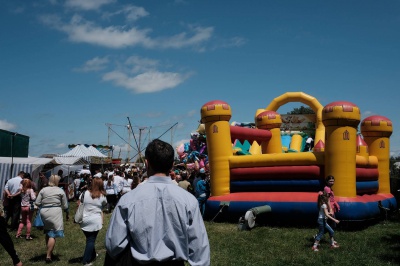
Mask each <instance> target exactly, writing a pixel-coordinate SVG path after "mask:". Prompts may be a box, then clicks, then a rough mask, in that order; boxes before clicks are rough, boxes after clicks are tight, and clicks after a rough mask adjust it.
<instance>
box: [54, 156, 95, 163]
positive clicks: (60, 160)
mask: <svg viewBox="0 0 400 266" xmlns="http://www.w3.org/2000/svg"><path fill="white" fill-rule="evenodd" d="M53 159H54V161H55V163H57V164H66V165H83V164H89V163H90V161H87V160H85V159H84V158H82V157H72V156H71V157H54V158H53Z"/></svg>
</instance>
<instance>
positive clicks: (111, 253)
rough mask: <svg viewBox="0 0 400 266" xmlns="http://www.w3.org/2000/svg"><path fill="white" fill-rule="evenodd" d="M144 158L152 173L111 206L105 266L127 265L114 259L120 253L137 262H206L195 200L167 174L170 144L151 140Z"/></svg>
mask: <svg viewBox="0 0 400 266" xmlns="http://www.w3.org/2000/svg"><path fill="white" fill-rule="evenodd" d="M145 158H146V165H147V173H148V175H149V176H150V178H149V180H148V181H147V182H146V184H143V185H141V186H138V187H137V188H135V189H133V190H132V191H130V192H128V193H126V194H125V195H124V196H122V197H121V199H120V201H119V202H118V204H117V206H116V207H115V209H114V212H113V215H112V217H111V220H110V224H109V227H108V230H107V234H106V248H107V256H106V261H105V265H106V264H107V263H112V264H113V265H126V264H127V263H124V262H119V261H118V260H119V258H120V257H122V256H124V255H122V254H124V253H128V254H129V257H130V259H132V262H136V263H137V264H146V265H182V266H183V265H184V261H188V262H189V263H190V265H205V266H208V265H210V246H209V242H208V236H207V232H206V229H205V226H204V222H203V219H202V217H201V213H200V210H199V206H198V202H197V200H196V198H195V197H193V195H192V194H190V193H189V192H187V191H185V190H183V189H181V188H180V187H179V186H177V185H175V184H174V183H172V181H171V178H170V177H169V175H168V174H169V171H170V170H171V168H172V166H173V162H174V149H173V148H172V146H171V145H170V144H168V143H166V142H163V141H161V140H158V139H155V140H153V141H152V142H150V143H149V145H148V146H147V148H146V152H145ZM124 257H125V256H124ZM107 260H108V261H107ZM113 260H114V261H113ZM129 263H131V262H129Z"/></svg>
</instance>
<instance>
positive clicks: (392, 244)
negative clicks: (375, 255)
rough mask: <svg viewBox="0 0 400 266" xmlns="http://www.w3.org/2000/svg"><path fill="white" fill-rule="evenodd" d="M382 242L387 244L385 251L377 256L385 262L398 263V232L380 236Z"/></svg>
mask: <svg viewBox="0 0 400 266" xmlns="http://www.w3.org/2000/svg"><path fill="white" fill-rule="evenodd" d="M381 241H382V242H385V243H387V244H388V249H387V252H386V253H385V254H383V255H380V256H379V259H381V260H382V261H385V262H391V263H394V265H395V264H396V263H398V262H399V261H400V234H392V235H388V236H384V237H382V238H381Z"/></svg>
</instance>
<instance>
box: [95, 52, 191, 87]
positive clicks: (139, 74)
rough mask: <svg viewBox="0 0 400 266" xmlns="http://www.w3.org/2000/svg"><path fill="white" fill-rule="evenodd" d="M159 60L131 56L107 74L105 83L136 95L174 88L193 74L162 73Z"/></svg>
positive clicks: (104, 76) (104, 78)
mask: <svg viewBox="0 0 400 266" xmlns="http://www.w3.org/2000/svg"><path fill="white" fill-rule="evenodd" d="M161 68H162V66H161V64H160V62H159V61H157V60H153V59H149V58H144V57H139V56H131V57H129V58H128V59H127V60H125V62H124V63H123V64H122V65H120V66H119V68H118V69H116V70H114V71H110V72H108V73H105V74H104V75H103V77H102V79H103V81H108V82H112V83H113V84H114V85H116V86H119V87H123V88H125V89H128V90H131V91H132V92H134V93H152V92H158V91H162V90H166V89H171V88H174V87H176V86H178V85H180V84H181V83H183V82H184V81H185V80H186V79H188V78H189V77H190V76H191V73H178V72H171V71H162V70H160V69H161Z"/></svg>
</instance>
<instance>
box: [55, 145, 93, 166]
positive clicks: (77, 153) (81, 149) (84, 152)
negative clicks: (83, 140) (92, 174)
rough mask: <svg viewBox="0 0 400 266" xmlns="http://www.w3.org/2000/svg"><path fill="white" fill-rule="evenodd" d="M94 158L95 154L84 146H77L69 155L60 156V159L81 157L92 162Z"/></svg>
mask: <svg viewBox="0 0 400 266" xmlns="http://www.w3.org/2000/svg"><path fill="white" fill-rule="evenodd" d="M92 156H93V153H92V152H91V151H90V150H89V149H88V148H86V147H85V146H84V145H76V146H75V147H74V148H73V149H72V150H70V151H69V152H67V153H64V154H60V155H58V157H80V158H83V159H85V160H86V161H88V162H90V157H92Z"/></svg>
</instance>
